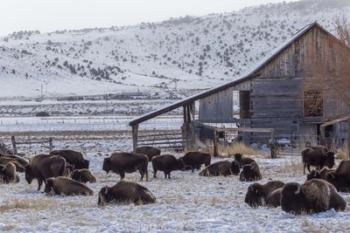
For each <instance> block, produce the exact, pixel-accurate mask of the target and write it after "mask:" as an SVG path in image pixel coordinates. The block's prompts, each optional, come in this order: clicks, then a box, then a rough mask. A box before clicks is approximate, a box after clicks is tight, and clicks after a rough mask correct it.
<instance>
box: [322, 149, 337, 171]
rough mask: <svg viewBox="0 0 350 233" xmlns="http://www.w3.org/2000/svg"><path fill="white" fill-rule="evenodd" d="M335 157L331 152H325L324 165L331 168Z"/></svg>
mask: <svg viewBox="0 0 350 233" xmlns="http://www.w3.org/2000/svg"><path fill="white" fill-rule="evenodd" d="M334 160H335V158H334V153H333V152H327V154H326V160H325V163H324V165H326V166H327V167H329V168H332V167H333V166H334V164H335V161H334Z"/></svg>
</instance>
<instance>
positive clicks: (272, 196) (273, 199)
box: [244, 181, 284, 207]
mask: <svg viewBox="0 0 350 233" xmlns="http://www.w3.org/2000/svg"><path fill="white" fill-rule="evenodd" d="M283 186H284V183H283V182H281V181H270V182H268V183H266V184H263V185H262V184H259V183H254V184H251V185H250V186H249V187H248V191H247V193H246V195H245V200H244V202H245V203H247V204H248V205H249V206H251V207H258V206H264V205H267V206H271V207H277V206H279V202H280V200H279V194H278V192H274V191H276V190H277V189H280V188H282V187H283ZM280 191H281V190H280Z"/></svg>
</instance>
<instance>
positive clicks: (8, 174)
mask: <svg viewBox="0 0 350 233" xmlns="http://www.w3.org/2000/svg"><path fill="white" fill-rule="evenodd" d="M0 176H1V178H2V180H3V182H4V183H5V184H9V183H18V182H19V176H18V175H17V174H16V166H15V165H14V164H13V163H12V162H9V163H7V164H6V166H3V165H1V167H0Z"/></svg>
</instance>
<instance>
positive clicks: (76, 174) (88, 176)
mask: <svg viewBox="0 0 350 233" xmlns="http://www.w3.org/2000/svg"><path fill="white" fill-rule="evenodd" d="M71 178H72V179H73V180H76V181H78V182H80V183H87V182H90V183H96V178H95V176H94V175H93V174H92V173H91V172H90V170H89V169H86V168H84V169H78V170H74V171H73V172H72V174H71Z"/></svg>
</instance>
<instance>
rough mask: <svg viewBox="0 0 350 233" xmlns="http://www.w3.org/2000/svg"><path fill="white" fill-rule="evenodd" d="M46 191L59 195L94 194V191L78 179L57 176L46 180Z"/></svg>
mask: <svg viewBox="0 0 350 233" xmlns="http://www.w3.org/2000/svg"><path fill="white" fill-rule="evenodd" d="M45 192H46V193H53V194H57V195H66V196H70V195H93V193H94V192H93V191H92V190H91V189H90V188H89V187H87V186H86V185H85V184H82V183H80V182H78V181H75V180H73V179H71V178H69V177H63V176H60V177H56V178H49V179H47V180H46V186H45Z"/></svg>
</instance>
